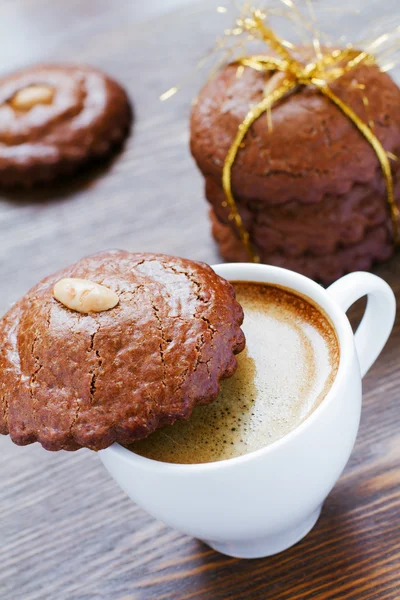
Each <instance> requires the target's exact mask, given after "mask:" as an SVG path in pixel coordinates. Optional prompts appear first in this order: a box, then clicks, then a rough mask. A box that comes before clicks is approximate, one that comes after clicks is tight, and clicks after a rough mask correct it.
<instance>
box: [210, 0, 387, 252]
mask: <svg viewBox="0 0 400 600" xmlns="http://www.w3.org/2000/svg"><path fill="white" fill-rule="evenodd" d="M244 26H245V27H246V29H248V30H249V31H251V32H254V31H256V32H257V33H258V35H259V36H261V38H262V39H263V40H264V41H265V42H266V43H267V44H268V45H269V46H270V47H271V48H272V49H273V50H274V51H275V52H276V54H277V55H278V57H279V58H273V57H268V56H249V57H244V58H240V59H238V60H236V61H235V64H238V65H241V66H242V67H249V68H251V69H255V70H256V71H281V72H282V73H285V79H284V81H283V82H282V83H281V85H279V86H278V87H277V88H276V89H275V90H273V91H268V90H266V91H265V95H264V98H263V99H262V100H261V102H259V103H258V104H257V105H256V106H255V107H253V108H251V109H250V110H249V112H248V113H247V115H246V117H245V118H244V120H243V121H242V123H241V124H240V125H239V128H238V131H237V133H236V136H235V138H234V140H233V143H232V145H231V147H230V149H229V151H228V154H227V155H226V158H225V163H224V168H223V172H222V185H223V189H224V192H225V197H226V203H227V205H228V206H229V209H230V215H229V218H230V220H232V221H234V222H235V225H236V227H237V229H238V232H239V235H240V238H241V240H242V243H243V245H244V247H245V248H246V251H247V254H248V256H249V258H250V259H251V260H252V261H253V262H259V260H260V259H259V257H258V256H257V255H256V254H255V252H254V251H253V248H252V246H251V243H250V236H249V233H248V231H247V230H246V229H245V227H244V225H243V222H242V218H241V216H240V214H239V211H238V209H237V206H236V202H235V199H234V196H233V193H232V184H231V174H232V167H233V164H234V162H235V160H236V157H237V154H238V151H239V148H240V147H241V144H242V142H243V140H244V138H245V136H246V134H247V132H248V131H249V129H250V127H251V126H252V124H253V123H254V121H256V120H257V119H258V118H259V117H260V116H261V115H262V114H263V113H265V112H267V111H270V110H271V107H272V106H273V105H274V104H275V102H278V100H280V99H281V98H283V96H285V95H287V94H288V93H290V92H291V91H293V90H294V89H295V88H296V87H297V86H299V85H304V86H306V85H313V86H315V87H316V88H317V89H318V90H319V91H320V92H321V93H322V94H324V96H326V97H327V98H329V100H331V102H333V103H334V104H336V106H337V107H338V108H339V109H340V110H341V111H342V112H343V113H344V114H345V115H346V116H347V117H348V118H349V119H350V120H351V121H352V123H354V125H355V126H356V127H357V128H358V130H359V131H360V132H361V133H362V134H363V136H364V137H365V138H366V139H367V140H368V142H369V143H370V144H371V146H372V148H373V149H374V151H375V153H376V155H377V157H378V160H379V162H380V165H381V168H382V172H383V174H384V177H385V182H386V190H387V200H388V206H389V209H390V215H391V220H392V227H393V238H394V243H395V244H396V245H397V244H398V243H399V209H398V208H397V205H396V201H395V198H394V191H393V178H392V172H391V168H390V162H389V157H388V154H387V153H386V150H385V149H384V147H383V146H382V144H381V142H380V141H379V140H378V138H377V137H376V135H375V134H374V133H373V132H372V130H371V129H370V127H369V126H368V125H367V124H365V123H364V122H363V121H362V120H361V119H360V117H359V116H358V115H357V114H356V113H355V112H354V111H353V109H352V108H351V107H350V106H348V105H347V104H346V103H345V102H343V101H342V100H341V99H340V98H338V97H337V96H336V95H335V94H334V93H333V91H332V90H331V89H330V87H329V83H331V82H333V81H336V80H337V79H339V78H340V77H342V75H344V74H345V73H348V72H349V71H351V70H352V69H354V68H355V67H357V66H358V65H360V64H366V65H372V64H375V60H374V57H373V56H371V55H370V54H368V53H367V52H362V51H356V50H354V49H353V48H345V49H343V50H333V51H332V52H329V53H324V54H323V53H322V52H319V57H318V60H316V61H315V62H310V63H308V64H303V63H301V62H300V61H298V60H296V59H295V58H294V57H293V56H292V55H291V53H290V52H289V51H288V49H287V48H286V47H285V46H284V45H283V43H282V42H281V40H279V38H278V37H277V36H276V34H275V33H274V32H273V31H272V29H270V28H269V27H268V26H266V24H265V23H264V20H263V15H262V13H261V12H260V11H257V10H254V11H253V18H252V19H250V18H248V19H246V20H245V22H244Z"/></svg>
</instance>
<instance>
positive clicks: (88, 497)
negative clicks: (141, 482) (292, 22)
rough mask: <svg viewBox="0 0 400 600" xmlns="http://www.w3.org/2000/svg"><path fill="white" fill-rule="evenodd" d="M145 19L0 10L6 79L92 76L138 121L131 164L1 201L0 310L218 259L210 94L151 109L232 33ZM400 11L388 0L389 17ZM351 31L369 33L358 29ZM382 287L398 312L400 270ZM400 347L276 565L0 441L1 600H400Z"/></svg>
mask: <svg viewBox="0 0 400 600" xmlns="http://www.w3.org/2000/svg"><path fill="white" fill-rule="evenodd" d="M157 2H158V4H159V5H160V6H161V5H162V4H163V3H162V0H157V1H156V0H153V4H154V5H156V4H157ZM360 2H361V0H360ZM360 2H358V4H360ZM135 4H137V2H136V0H135V1H134V2H131V1H128V0H99V1H97V2H91V1H90V0H69V1H68V2H62V1H61V0H12V1H11V0H3V3H2V5H1V7H0V35H1V47H2V53H1V54H0V70H1V71H3V72H5V71H8V70H11V69H13V68H15V67H18V66H21V65H24V64H26V63H28V62H31V61H35V60H47V61H50V60H51V61H56V60H57V61H58V60H68V61H76V60H82V61H85V62H88V63H91V64H93V65H97V66H99V67H101V68H103V69H105V70H106V71H107V72H109V73H110V74H113V75H114V76H115V77H117V78H118V79H119V80H120V81H121V82H122V83H123V84H124V85H125V86H126V88H127V89H128V91H129V93H130V95H131V97H132V99H133V101H134V104H135V112H136V124H135V127H134V131H133V135H132V136H131V138H130V139H129V141H128V143H127V145H126V147H125V149H124V151H123V152H122V153H121V155H119V156H118V157H117V158H116V159H115V160H114V161H112V162H111V164H108V165H103V166H101V167H99V168H98V169H97V170H96V171H93V172H92V173H91V174H90V176H81V177H80V178H78V179H77V180H76V181H75V182H73V183H72V182H71V183H70V184H68V183H67V184H66V185H63V186H62V187H59V188H52V189H51V190H47V191H40V192H35V193H34V194H32V193H13V194H11V193H10V194H2V195H1V196H0V290H1V294H0V313H3V312H5V311H6V309H7V308H8V306H9V305H10V304H11V303H12V302H13V301H15V300H16V299H17V298H18V297H19V296H21V295H22V294H23V293H24V292H25V291H26V290H27V289H28V288H29V287H30V286H31V285H32V284H34V283H35V282H36V281H37V280H38V279H40V278H41V277H43V276H44V275H46V274H47V273H49V272H51V271H53V270H55V269H58V268H60V267H63V266H64V265H66V264H68V263H71V262H73V261H75V260H76V259H78V258H79V257H81V256H82V255H84V254H88V253H91V252H95V251H97V250H100V249H103V248H107V247H123V248H126V249H128V250H152V251H163V252H168V253H176V254H180V255H182V256H187V257H192V258H195V259H202V260H206V261H208V262H211V263H212V262H216V261H218V260H219V259H218V256H217V253H216V250H215V247H214V244H213V242H212V240H211V236H210V232H209V226H208V222H207V208H206V205H205V202H204V201H203V194H202V182H201V179H200V176H199V175H198V173H197V171H196V169H195V167H194V165H193V162H192V160H191V158H190V156H189V152H188V148H187V138H188V129H187V117H188V114H189V110H190V98H191V97H192V96H193V94H194V92H195V90H196V89H197V87H198V85H199V82H200V79H199V78H197V80H196V79H195V80H194V81H193V82H191V83H189V84H188V85H187V86H186V87H185V88H184V90H183V91H182V92H181V94H179V95H178V96H177V97H176V98H175V99H174V100H171V101H170V102H167V103H164V104H160V103H159V101H158V95H159V93H160V92H162V91H164V90H165V89H167V88H168V87H170V86H171V85H173V84H174V83H175V82H177V81H179V80H180V79H182V78H183V77H184V76H185V74H186V73H187V72H188V70H189V69H190V68H191V65H193V64H194V62H195V60H196V59H197V58H199V57H200V56H202V54H203V53H204V50H205V49H206V48H208V47H209V46H210V45H211V44H212V40H213V39H214V36H215V34H216V33H217V32H218V31H219V30H220V29H221V26H222V25H221V23H222V21H221V22H220V21H219V20H218V19H219V18H220V17H218V16H217V15H215V13H214V11H213V10H212V7H213V6H214V7H215V4H216V2H211V1H206V0H205V1H204V2H201V3H198V4H193V5H192V6H187V7H186V8H184V9H182V10H181V11H180V12H179V14H178V13H173V14H170V15H167V16H163V17H161V18H159V19H155V20H153V21H152V22H151V23H150V22H148V23H146V24H140V25H134V21H135V19H136V17H137V15H135ZM337 4H340V3H336V6H337ZM396 4H397V0H386V2H385V10H386V11H387V12H388V14H389V13H390V12H391V11H392V10H394V9H395V7H396ZM342 5H343V6H345V5H346V3H345V2H344V0H343V4H342ZM372 14H373V13H372V12H370V13H368V14H367V16H366V17H364V20H361V29H362V28H363V27H364V26H365V25H366V24H367V22H368V20H369V19H371V18H372V16H371V15H372ZM368 15H369V16H368ZM342 23H343V25H342V26H343V29H345V28H347V30H348V31H350V32H352V31H354V32H355V31H356V27H357V29H359V27H358V26H357V25H356V22H355V20H354V17H353V16H352V15H350V16H345V17H343V20H342ZM357 33H359V32H357ZM375 272H376V273H377V274H379V275H381V276H382V277H383V278H384V279H386V281H388V282H389V283H390V284H391V285H392V287H393V289H394V291H395V293H396V296H397V298H398V299H399V298H400V260H399V256H398V255H397V256H396V257H395V258H394V259H393V260H392V261H390V262H389V263H388V264H386V265H384V266H381V267H379V268H377V269H376V270H375ZM360 311H361V307H360V306H358V307H356V308H355V310H354V311H353V316H354V319H357V318H359V316H360V314H361V312H360ZM399 348H400V321H399V318H398V319H397V321H396V326H395V330H394V332H393V335H392V337H391V339H390V341H389V343H388V344H387V346H386V348H385V350H384V352H383V353H382V355H381V357H380V358H379V360H378V362H377V363H376V364H375V366H374V367H373V368H372V369H371V371H370V373H369V374H368V376H367V377H366V379H365V385H364V390H365V391H364V407H363V415H362V421H361V428H360V432H359V436H358V440H357V443H356V446H355V449H354V451H353V454H352V457H351V460H350V462H349V464H348V466H347V468H346V470H345V472H344V474H343V476H342V477H341V479H340V481H339V482H338V484H337V485H336V486H335V488H334V490H333V491H332V493H331V494H330V496H329V497H328V499H327V501H326V503H325V506H324V509H323V512H322V515H321V518H320V520H319V522H318V524H317V526H316V527H315V529H314V530H313V531H312V532H311V533H310V534H309V535H308V536H307V537H306V538H305V539H304V540H303V541H302V542H301V543H299V544H298V545H296V546H295V547H294V548H292V549H290V550H288V551H287V552H285V553H283V554H281V555H278V556H275V557H272V558H268V559H262V560H252V561H239V560H236V559H232V558H228V557H225V556H222V555H219V554H217V553H215V552H213V551H212V550H210V549H209V548H207V547H206V546H204V545H203V544H201V543H200V542H198V541H196V540H193V539H191V538H188V537H186V536H183V535H181V534H179V533H177V532H175V531H172V530H171V529H169V528H167V527H165V526H164V525H163V524H161V523H159V522H156V521H155V520H154V519H152V518H151V517H149V516H148V515H147V514H145V513H144V512H143V511H142V510H141V509H139V508H138V507H136V506H135V505H134V504H133V502H131V501H130V500H129V499H128V498H127V497H126V496H125V495H124V494H123V493H122V491H121V490H120V489H119V488H118V487H117V485H116V484H115V483H114V481H112V480H111V478H110V477H109V476H108V474H107V473H106V472H105V471H104V469H103V468H102V466H101V464H100V461H99V459H98V457H97V456H96V455H95V454H94V453H92V452H89V451H79V452H77V453H75V454H68V453H64V452H61V453H58V454H53V453H48V452H45V451H44V450H43V449H42V448H41V447H38V446H37V445H33V446H31V447H27V448H18V447H16V446H13V444H11V442H10V441H9V439H8V438H2V439H0V461H1V465H0V481H1V485H0V599H1V600H3V599H4V600H43V599H47V598H52V599H56V600H102V599H104V600H149V599H157V600H162V599H169V598H173V599H182V600H189V599H197V600H205V599H211V600H219V599H221V600H227V599H230V598H235V599H263V600H269V599H270V600H296V599H298V600H300V599H301V600H311V599H315V598H317V599H321V600H338V599H341V600H346V599H347V600H350V599H352V600H364V599H369V600H378V599H379V600H389V599H391V600H396V599H398V598H400V468H399V465H400V427H399V425H400V408H399V391H398V390H399V387H400V371H399V364H400V361H399V357H400V351H399ZM338 443H340V440H338Z"/></svg>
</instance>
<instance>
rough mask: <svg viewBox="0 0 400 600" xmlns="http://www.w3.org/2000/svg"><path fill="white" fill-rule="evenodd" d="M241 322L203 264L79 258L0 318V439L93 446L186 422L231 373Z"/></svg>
mask: <svg viewBox="0 0 400 600" xmlns="http://www.w3.org/2000/svg"><path fill="white" fill-rule="evenodd" d="M71 307H72V308H71ZM242 321H243V311H242V309H241V307H240V305H239V304H238V303H237V302H236V300H235V293H234V289H233V287H232V286H231V284H230V283H228V282H227V281H225V280H224V279H222V278H221V277H219V276H218V275H216V274H215V273H214V271H213V270H212V269H211V268H210V267H209V266H208V265H206V264H204V263H198V262H193V261H190V260H185V259H181V258H175V257H170V256H164V255H158V254H130V253H129V252H124V251H108V252H103V253H100V254H96V255H93V256H90V257H88V258H83V259H82V260H80V261H78V262H77V263H76V264H74V265H72V266H70V267H68V268H66V269H64V270H62V271H60V272H58V273H56V274H54V275H51V276H50V277H47V278H46V279H44V280H43V281H41V282H40V283H39V284H37V285H36V286H35V287H34V288H32V289H31V290H30V292H28V293H27V294H26V296H24V297H23V298H22V299H21V300H20V301H19V302H17V303H16V304H15V305H14V306H13V308H11V310H10V311H9V312H8V313H7V314H6V315H5V317H3V319H2V320H1V321H0V338H1V344H0V433H3V434H7V433H9V434H10V436H11V439H12V440H13V441H14V442H15V443H17V444H20V445H25V444H30V443H32V442H35V441H39V442H40V443H41V444H42V445H43V447H44V448H46V449H48V450H61V449H64V450H76V449H78V448H80V447H88V448H91V449H93V450H100V449H102V448H106V447H107V446H109V445H110V444H112V443H113V442H121V443H125V444H126V443H130V442H133V441H134V440H137V439H140V438H143V437H146V436H148V435H149V434H150V433H151V432H152V431H154V430H155V429H157V428H159V427H162V426H164V425H168V424H171V423H173V422H174V421H176V420H177V419H187V418H188V417H189V416H190V415H191V412H192V409H193V407H194V406H195V405H198V404H207V403H209V402H212V401H213V400H214V399H215V398H216V397H217V395H218V390H219V381H220V380H221V379H223V378H226V377H230V376H231V375H232V374H233V373H234V371H235V369H236V358H235V354H237V353H238V352H240V351H241V350H242V349H243V347H244V343H245V340H244V335H243V332H242V331H241V329H240V325H241V323H242Z"/></svg>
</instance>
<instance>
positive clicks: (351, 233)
mask: <svg viewBox="0 0 400 600" xmlns="http://www.w3.org/2000/svg"><path fill="white" fill-rule="evenodd" d="M279 77H281V74H279V73H276V74H274V75H270V73H261V72H258V71H255V70H253V69H250V68H246V69H244V71H243V74H242V76H241V77H239V78H238V77H237V66H236V65H228V66H227V67H225V68H224V69H223V70H222V71H221V72H220V73H219V74H218V75H217V76H216V77H215V78H214V79H213V80H211V81H210V82H208V83H207V84H206V86H205V87H204V89H203V90H202V92H201V93H200V96H199V99H198V102H197V103H196V105H195V106H194V108H193V112H192V118H191V149H192V153H193V156H194V158H195V160H196V162H197V164H198V166H199V168H200V170H201V171H202V173H203V175H204V177H205V181H206V196H207V199H208V201H209V202H210V204H211V205H212V207H213V211H214V212H213V214H214V215H215V216H216V217H217V218H218V221H215V219H214V221H213V231H214V234H215V236H216V238H217V241H218V243H219V244H220V247H221V250H222V254H223V256H224V257H225V258H227V257H229V259H230V260H234V259H235V258H234V257H235V256H236V257H238V258H239V257H240V259H243V258H244V259H248V257H247V254H246V253H244V252H243V251H242V249H241V248H240V245H241V243H240V240H239V238H238V234H237V231H236V229H235V227H234V224H233V223H232V221H229V218H228V217H229V210H228V208H227V207H226V206H224V204H226V203H224V200H225V194H224V191H223V189H222V181H221V180H222V169H223V165H224V161H225V157H226V155H227V152H228V150H229V148H230V145H231V144H232V141H233V139H234V136H235V134H236V132H237V129H238V126H239V124H240V123H241V122H242V121H243V119H244V117H245V115H246V114H247V112H248V110H249V108H250V106H252V105H255V104H256V103H257V102H259V101H260V100H261V99H262V97H263V94H264V89H265V85H266V82H267V81H269V84H270V86H271V87H272V88H273V86H274V78H275V80H276V82H277V81H278V79H277V78H279ZM331 88H332V90H333V91H334V92H335V94H336V95H337V96H339V97H340V98H341V99H342V100H343V101H344V102H345V103H346V104H348V105H349V106H350V107H351V108H353V110H354V111H355V112H356V113H357V114H358V115H359V116H360V117H361V119H363V120H364V121H365V122H368V123H370V122H371V121H372V122H373V123H374V126H373V132H374V133H375V135H376V136H377V137H378V138H379V140H380V141H381V142H382V144H383V146H384V147H385V149H386V150H387V151H388V152H390V153H392V154H394V155H400V111H399V110H398V106H399V105H400V90H399V88H398V87H397V85H396V84H395V83H394V82H393V80H392V79H391V78H390V77H389V76H388V75H387V74H385V73H382V72H381V71H380V70H379V68H378V67H377V66H365V65H363V66H359V67H358V68H356V69H354V70H352V71H351V72H349V73H348V74H347V75H345V76H343V77H342V78H341V79H339V80H337V81H336V82H334V83H332V84H331ZM363 97H364V98H366V100H365V99H364V100H363ZM272 124H273V128H272V131H270V130H269V128H268V121H267V118H266V117H265V115H264V117H260V118H259V119H258V120H257V121H256V122H255V123H254V124H253V126H252V127H251V129H250V131H249V133H248V134H247V136H246V138H245V140H244V143H243V147H241V149H240V150H239V153H238V156H237V159H236V161H235V164H234V166H233V169H232V189H233V193H234V197H235V200H236V203H237V206H238V209H239V212H240V214H241V216H242V219H243V222H244V225H245V227H246V229H247V231H248V232H249V234H250V239H251V242H252V244H253V247H254V249H255V251H256V253H257V254H258V255H259V256H260V258H261V260H262V262H267V263H271V264H278V263H279V264H281V263H282V264H284V265H290V267H289V268H293V269H295V270H299V271H301V272H306V273H312V277H314V278H315V279H317V280H319V281H322V282H323V283H330V282H331V281H333V280H334V279H336V278H337V277H340V276H341V275H342V274H344V273H346V272H348V271H352V270H354V269H356V268H370V266H371V265H372V264H373V262H376V261H380V260H385V259H386V258H388V257H389V256H390V255H391V254H393V251H394V244H393V237H392V227H391V216H390V211H389V209H388V201H387V191H386V188H385V182H384V178H383V174H382V169H381V166H380V163H379V161H378V158H377V156H376V154H375V151H374V150H373V148H372V147H371V145H370V144H369V142H368V141H367V140H366V139H365V138H364V137H363V135H362V134H361V133H360V132H359V131H358V130H357V128H356V127H355V126H354V125H353V123H352V122H351V121H350V119H349V118H348V117H346V116H345V115H344V114H343V113H342V112H341V111H340V110H339V109H338V108H337V106H335V105H334V104H333V103H332V102H330V100H329V99H327V98H326V97H325V96H323V95H322V94H321V93H320V92H318V90H316V89H314V88H312V87H300V88H299V89H298V90H297V91H296V92H295V93H292V94H291V95H289V96H288V97H287V98H285V99H283V100H282V101H281V102H279V103H277V104H276V105H274V107H273V110H272ZM391 166H392V172H393V178H394V185H395V196H396V200H397V203H398V204H399V205H400V167H399V163H398V162H395V161H391ZM222 239H223V240H224V241H223V242H221V240H222ZM228 240H229V241H228ZM228 247H229V251H228V250H227V248H228ZM233 247H234V248H235V250H233Z"/></svg>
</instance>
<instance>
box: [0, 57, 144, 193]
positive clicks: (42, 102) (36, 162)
mask: <svg viewBox="0 0 400 600" xmlns="http://www.w3.org/2000/svg"><path fill="white" fill-rule="evenodd" d="M131 120H132V111H131V107H130V103H129V99H128V97H127V95H126V92H125V91H124V90H123V88H122V87H121V86H120V85H119V84H118V83H117V82H116V81H114V80H112V79H110V78H109V77H107V76H106V75H105V74H103V73H101V72H100V71H98V70H96V69H92V68H90V67H87V66H81V65H79V66H65V65H39V66H35V67H30V68H27V69H25V70H23V71H19V72H17V73H13V74H11V75H8V76H6V77H3V78H1V79H0V185H3V186H15V185H18V186H26V187H29V186H31V185H33V184H35V183H38V182H45V181H50V180H54V179H55V178H56V177H58V176H59V175H64V174H67V173H71V172H73V171H75V170H77V169H78V168H79V167H81V166H82V165H83V164H84V163H86V162H88V161H89V160H91V159H95V158H99V157H102V156H105V155H107V154H109V153H110V151H111V150H112V148H113V147H115V146H116V145H118V144H120V143H121V142H122V141H123V140H124V139H125V137H126V136H127V134H128V131H129V127H130V124H131Z"/></svg>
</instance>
